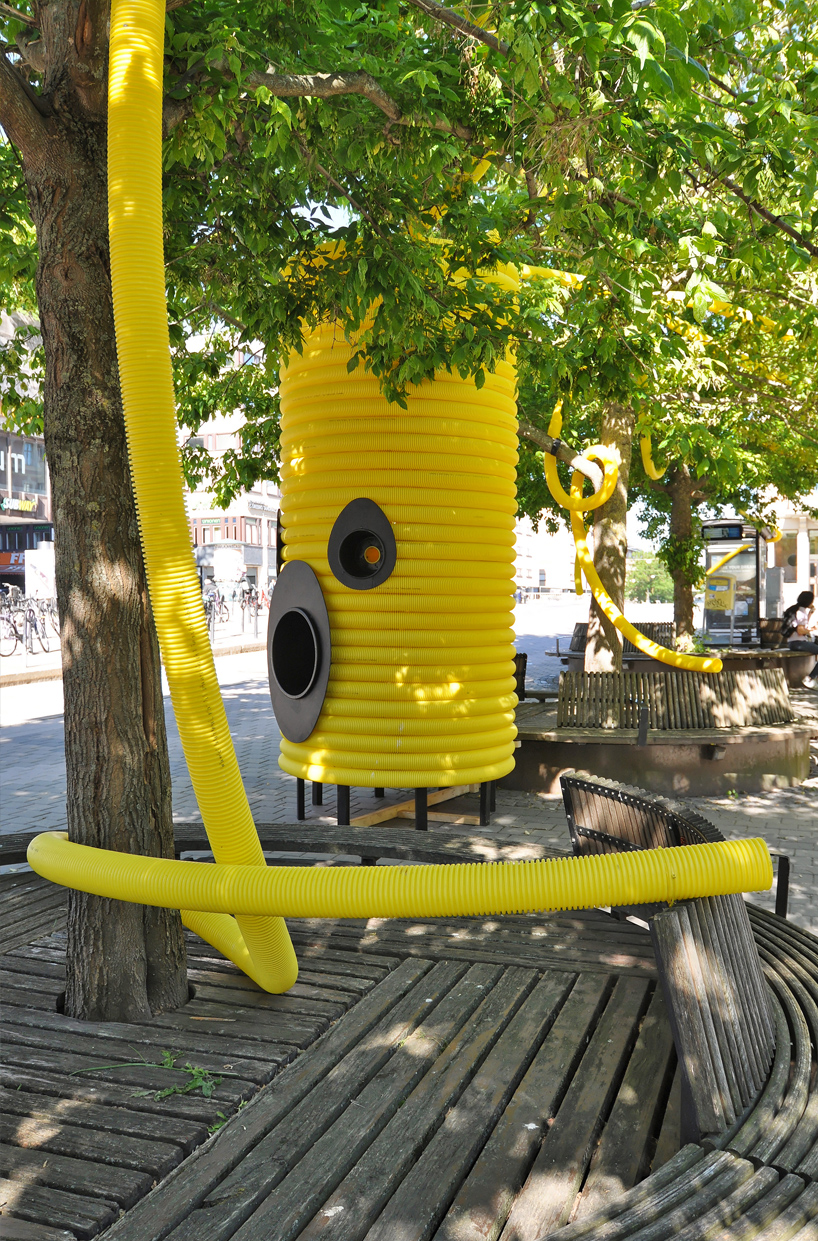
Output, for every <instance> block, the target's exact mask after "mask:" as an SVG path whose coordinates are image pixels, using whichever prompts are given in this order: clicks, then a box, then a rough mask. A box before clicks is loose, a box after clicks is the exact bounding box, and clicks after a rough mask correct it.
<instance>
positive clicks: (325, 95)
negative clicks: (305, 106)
mask: <svg viewBox="0 0 818 1241" xmlns="http://www.w3.org/2000/svg"><path fill="white" fill-rule="evenodd" d="M245 85H246V86H249V87H251V88H255V89H258V88H259V87H262V86H263V87H265V88H266V89H267V90H268V91H269V92H270V94H271V95H275V96H276V98H277V99H297V98H302V99H303V98H313V99H332V98H334V97H335V96H337V95H363V97H364V98H365V99H368V100H369V102H370V103H374V105H375V107H376V108H380V110H381V112H383V113H384V114H385V115H386V116H388V117H389V120H390V122H391V124H393V125H416V124H425V125H429V126H430V127H431V128H432V129H439V130H441V131H442V132H444V133H451V134H454V135H455V136H456V137H458V138H463V139H465V140H466V141H468V140H469V139H470V138H471V136H472V133H471V130H470V129H467V128H466V127H465V126H464V125H458V124H457V123H456V122H454V123H453V122H451V121H447V120H444V119H442V118H438V119H436V120H433V121H426V120H424V119H423V118H419V117H417V116H413V115H408V116H407V115H406V114H405V113H403V112H402V111H401V109H400V108H399V107H398V105H397V103H395V100H394V99H393V98H392V97H391V95H388V94H387V93H386V91H385V90H384V89H383V87H382V86H381V85H380V83H379V82H377V81H376V80H375V78H373V77H372V74H371V73H364V72H362V71H360V72H355V73H272V72H267V73H251V74H250V75H249V76H248V77H247V78H245Z"/></svg>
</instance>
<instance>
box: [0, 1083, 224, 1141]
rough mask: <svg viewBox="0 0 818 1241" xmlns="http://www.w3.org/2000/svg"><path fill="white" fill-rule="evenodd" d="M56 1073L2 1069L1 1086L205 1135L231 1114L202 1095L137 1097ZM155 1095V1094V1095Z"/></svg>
mask: <svg viewBox="0 0 818 1241" xmlns="http://www.w3.org/2000/svg"><path fill="white" fill-rule="evenodd" d="M55 1067H56V1066H54V1065H52V1066H51V1068H52V1072H50V1073H49V1072H37V1071H34V1072H30V1071H29V1070H27V1069H24V1068H20V1067H18V1066H16V1065H15V1066H13V1067H7V1068H4V1067H2V1066H0V1084H2V1085H3V1086H5V1087H6V1088H7V1090H9V1091H13V1092H15V1093H16V1092H17V1089H18V1087H19V1089H20V1092H21V1093H22V1092H23V1091H31V1092H32V1094H34V1095H37V1094H43V1095H47V1096H48V1097H49V1098H52V1099H53V1100H55V1101H59V1100H62V1101H64V1102H66V1101H70V1103H72V1104H73V1103H77V1102H86V1103H95V1104H100V1105H104V1106H105V1107H112V1108H126V1109H127V1110H128V1111H129V1112H134V1113H136V1114H138V1115H142V1114H143V1113H146V1114H147V1115H148V1116H150V1117H152V1118H154V1119H155V1120H156V1121H157V1122H161V1121H162V1120H164V1119H166V1118H170V1119H180V1120H185V1121H191V1122H192V1123H194V1124H196V1125H199V1126H201V1127H202V1130H203V1131H205V1130H206V1129H207V1127H208V1125H210V1124H212V1122H213V1120H214V1119H215V1113H216V1109H217V1108H220V1109H221V1110H222V1111H224V1110H227V1109H228V1108H229V1105H228V1104H227V1102H226V1101H224V1100H222V1102H218V1101H217V1102H216V1103H215V1104H214V1103H213V1102H211V1101H210V1100H209V1099H205V1098H204V1097H203V1096H202V1095H198V1096H197V1095H193V1094H189V1095H170V1096H168V1097H167V1098H164V1099H156V1098H154V1094H153V1093H147V1094H138V1095H137V1094H135V1093H134V1087H133V1085H130V1086H123V1085H118V1084H117V1083H115V1082H101V1081H98V1080H94V1079H92V1078H89V1077H87V1076H83V1077H69V1076H66V1075H64V1074H63V1075H60V1076H58V1075H57V1074H56V1073H55V1072H54V1071H53V1070H54V1069H55ZM154 1093H155V1092H154ZM156 1136H157V1137H161V1136H162V1128H161V1123H158V1124H157V1130H156Z"/></svg>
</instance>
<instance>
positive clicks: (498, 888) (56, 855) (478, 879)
mask: <svg viewBox="0 0 818 1241" xmlns="http://www.w3.org/2000/svg"><path fill="white" fill-rule="evenodd" d="M29 861H30V862H31V864H32V865H33V866H35V868H36V870H37V871H38V873H39V874H41V875H44V876H45V877H46V878H49V879H56V880H57V881H61V880H62V879H63V878H67V877H68V878H70V882H71V885H72V886H73V887H75V888H78V889H79V890H80V891H83V892H93V893H96V894H97V895H104V896H115V897H116V898H118V899H121V900H131V901H138V902H140V903H142V904H148V905H159V906H163V907H165V908H170V909H172V908H174V907H176V906H178V905H179V904H180V903H182V904H185V905H187V906H190V905H197V906H199V908H205V909H212V910H214V911H215V915H211V916H216V915H218V914H220V915H221V916H222V917H224V918H228V916H229V913H238V914H239V916H240V917H242V918H245V917H251V918H252V917H260V918H263V917H265V916H267V915H269V914H270V913H271V912H272V911H273V910H275V911H276V912H278V913H281V914H283V916H284V917H287V918H328V917H334V918H337V917H341V918H366V917H375V918H404V917H416V918H420V917H423V918H442V917H454V916H466V915H476V916H480V915H482V914H491V913H528V912H532V911H535V910H543V909H583V908H586V907H588V906H589V905H590V906H593V905H603V904H608V903H610V904H612V905H640V904H645V903H648V902H652V901H667V902H668V903H673V902H674V901H678V900H686V899H688V898H690V897H695V896H701V895H705V894H706V895H711V896H721V895H724V894H726V893H730V892H757V891H762V890H767V889H768V888H769V887H770V886H771V885H772V880H773V870H772V863H771V861H770V855H769V851H768V849H767V845H766V844H765V842H764V841H763V840H762V839H761V838H755V839H751V840H730V841H723V842H721V843H719V844H710V845H686V846H684V847H682V848H678V849H645V850H642V851H638V852H633V853H608V854H597V855H595V856H590V857H578V858H575V857H566V858H553V859H550V860H548V861H544V862H505V863H502V862H501V863H499V864H496V865H492V864H487V863H465V864H459V865H458V864H456V865H445V866H378V867H374V866H372V867H362V868H359V867H340V866H339V867H327V868H326V869H320V870H314V869H307V868H304V867H299V866H268V867H258V866H197V865H195V864H191V863H189V862H175V861H170V860H168V859H165V858H140V857H135V856H133V855H132V854H127V853H110V852H107V851H105V850H102V849H91V848H88V847H87V846H85V845H77V844H72V843H70V842H69V840H68V837H67V835H66V834H65V833H64V832H46V833H44V834H43V835H41V836H37V837H36V838H35V839H34V840H33V841H32V842H31V844H30V845H29Z"/></svg>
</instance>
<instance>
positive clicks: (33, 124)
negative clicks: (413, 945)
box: [0, 0, 188, 1021]
mask: <svg viewBox="0 0 818 1241" xmlns="http://www.w3.org/2000/svg"><path fill="white" fill-rule="evenodd" d="M48 9H50V10H52V12H53V15H54V18H55V19H56V18H57V17H58V16H59V17H61V18H62V19H63V21H62V25H64V26H65V30H63V29H60V28H57V29H52V30H50V31H49V32H48V36H50V37H46V40H45V42H46V46H47V47H49V48H50V47H52V46H55V45H56V46H57V47H63V46H65V45H66V44H70V46H71V47H72V48H75V47H76V46H77V38H78V37H79V36H76V37H75V30H79V29H80V26H82V29H83V31H84V32H85V34H86V36H88V37H89V38H90V28H89V26H88V22H89V21H90V18H88V12H89V9H87V8H85V7H84V0H83V4H82V5H80V6H79V19H80V21H79V24H78V23H77V14H76V12H74V13H73V15H72V12H71V9H72V6H71V5H70V4H66V5H64V6H57V5H51V6H48ZM44 11H45V10H44ZM83 14H84V15H85V16H83ZM66 15H67V17H69V18H70V17H72V16H73V19H74V25H73V26H72V25H71V22H70V21H68V20H67V17H66ZM83 22H85V25H82V23H83ZM66 30H67V31H69V32H70V35H71V37H70V38H68V37H67V36H66ZM44 34H46V32H45V31H44ZM52 38H53V40H54V42H53V43H52V41H51V39H52ZM6 67H7V69H8V66H6ZM9 81H10V78H9V77H8V73H7V74H6V81H5V84H4V83H3V82H0V120H3V122H4V124H6V125H7V129H8V130H9V134H10V137H11V139H12V141H14V142H15V144H16V145H17V146H18V149H19V150H20V153H21V156H22V160H23V166H24V170H25V175H26V182H27V186H28V192H29V201H30V206H31V215H32V220H33V222H34V225H35V227H36V230H37V240H38V247H39V264H38V270H37V296H38V302H39V310H40V322H41V328H42V335H43V340H44V344H45V356H46V374H45V384H44V390H43V406H44V422H45V447H46V456H47V459H48V465H49V470H50V473H51V488H52V504H53V519H54V531H55V553H56V576H57V597H58V602H59V611H60V627H61V634H62V662H63V685H64V691H65V757H66V776H67V798H68V834H69V837H70V839H71V840H73V841H78V842H79V843H81V844H86V845H94V846H97V847H99V848H103V849H111V850H116V851H118V852H123V853H139V854H145V855H148V856H155V857H173V819H172V813H171V784H170V767H169V761H168V751H167V738H166V734H165V721H164V714H163V706H162V686H161V669H160V662H159V650H158V644H157V641H156V633H155V628H154V624H153V618H152V614H151V609H150V603H149V599H148V590H147V582H146V578H145V569H144V565H143V561H142V551H141V545H140V541H139V531H138V526H137V520H136V509H135V504H134V499H133V493H132V489H131V479H130V472H129V468H128V459H127V448H126V442H125V428H124V422H123V416H122V406H121V400H120V393H119V375H118V371H117V363H116V344H115V336H114V322H113V306H112V299H111V279H110V265H109V252H108V228H107V219H108V210H107V182H106V128H105V119H104V114H105V106H104V92H103V97H102V101H101V104H100V106H98V107H95V106H93V104H94V98H95V97H94V90H95V89H96V90H97V95H99V91H98V83H96V84H95V79H94V77H93V75H91V76H90V78H89V81H90V85H88V83H86V84H85V86H84V87H82V88H80V87H78V86H77V84H76V82H74V81H72V79H71V77H70V75H69V74H68V73H67V72H62V73H60V72H59V71H57V70H55V71H53V72H52V73H51V75H50V80H49V76H48V75H47V78H46V87H47V89H46V90H45V91H44V93H43V97H42V100H41V101H40V102H39V103H37V104H36V105H35V104H33V103H30V101H29V103H30V106H28V105H27V103H26V101H25V99H23V101H22V102H21V101H20V100H19V99H17V100H15V99H14V98H13V97H12V106H7V105H9V98H10V96H9V94H8V89H6V93H5V94H4V89H3V88H4V86H5V88H8V85H9ZM11 87H12V88H13V87H14V83H13V82H12V83H11ZM27 107H28V110H26V109H27ZM9 118H11V119H10V120H9ZM187 997H188V991H187V975H186V959H185V947H184V938H183V933H182V926H181V920H180V917H179V914H178V913H177V912H176V911H170V910H165V909H154V908H146V907H143V906H140V905H134V904H129V903H125V902H120V901H112V900H106V899H102V898H99V897H93V896H87V895H84V894H81V893H77V892H72V893H71V895H70V899H69V920H68V959H67V979H66V994H65V1011H66V1013H68V1014H69V1015H71V1016H73V1017H79V1018H83V1019H87V1020H95V1021H135V1020H140V1019H143V1018H145V1017H149V1016H150V1015H151V1014H152V1013H157V1012H161V1011H165V1010H168V1009H173V1008H176V1007H178V1006H179V1005H180V1004H183V1003H185V1002H186V1000H187Z"/></svg>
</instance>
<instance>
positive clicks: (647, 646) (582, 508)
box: [545, 401, 723, 672]
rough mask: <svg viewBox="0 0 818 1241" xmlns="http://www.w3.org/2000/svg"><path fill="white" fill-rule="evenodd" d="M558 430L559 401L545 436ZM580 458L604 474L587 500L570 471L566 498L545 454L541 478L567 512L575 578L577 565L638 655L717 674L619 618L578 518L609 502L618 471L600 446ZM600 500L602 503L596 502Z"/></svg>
mask: <svg viewBox="0 0 818 1241" xmlns="http://www.w3.org/2000/svg"><path fill="white" fill-rule="evenodd" d="M561 429H562V401H560V402H558V404H557V406H556V408H555V409H554V413H553V414H552V416H551V422H550V424H549V427H548V434H549V435H552V436H554V437H555V438H556V437H558V436H559V433H560V431H561ZM583 455H584V456H586V457H590V458H591V460H593V461H599V462H600V464H601V465H603V467H604V470H605V477H604V480H603V484H602V487H601V488H600V490H599V491H598V492H597V493H596V495H593V496H590V497H588V499H584V498H583V495H582V487H583V483H584V481H585V479H584V476H583V475H582V474H580V472H579V471H578V470H574V472H573V474H572V476H571V494H570V495H567V496H566V493H565V490H564V489H563V487H562V486H561V485H560V482H559V479H558V478H557V463H556V461H555V459H554V458H553V457H552V456H549V455H548V454H546V456H545V478H546V482H547V483H548V490H549V491H550V492H551V494H552V496H553V497H554V499H555V500H556V501H557V502H558V503H559V504H562V505H563V507H564V508H567V509H568V510H569V512H570V514H571V531H572V533H573V535H574V545H575V547H576V550H577V559H576V562H575V566H574V573H575V575H576V564H579V566H580V568H581V569H582V572H583V573H584V574H585V578H586V580H587V582H588V585H589V586H590V587H591V590H592V591H593V595H594V598H595V599H596V601H597V603H598V604H599V606H600V608H601V609H602V611H603V612H604V613H605V615H606V616H607V618H608V620H609V621H610V622H611V624H612V625H615V626H616V628H617V629H618V630H619V632H620V633H621V634H624V636H625V637H626V638H628V639H629V641H631V642H632V643H633V645H634V646H635V647H636V648H637V650H640V651H642V652H643V653H644V654H645V655H650V656H651V657H652V658H653V659H656V660H658V661H659V662H660V663H663V664H668V665H669V666H670V667H671V668H687V669H689V670H690V671H693V672H721V670H722V666H723V665H722V661H721V660H720V659H718V658H717V657H715V656H714V657H712V658H711V657H709V656H706V657H701V656H697V655H682V654H680V653H679V652H678V651H669V650H668V649H667V648H666V647H664V646H660V645H659V644H658V642H651V640H650V639H649V638H646V637H645V635H644V634H642V633H640V632H639V630H638V629H636V628H635V627H634V626H633V625H632V624H631V623H630V621H629V620H627V619H626V618H625V617H624V616H623V615H622V613H621V612H620V610H619V608H618V607H617V606H616V604H615V603H614V601H613V599H612V598H611V597H610V595H609V594H608V592H607V591H606V589H605V587H604V586H603V585H602V581H601V579H600V577H599V574H598V573H597V571H596V569H595V568H594V561H593V557H592V556H591V553H590V552H589V550H588V542H587V539H586V536H585V523H584V522H583V520H582V517H581V516H580V514H581V513H584V512H587V511H588V510H589V509H594V508H599V507H600V503H604V500H608V499H610V497H611V495H612V494H613V491H614V488H615V486H616V479H617V474H618V468H619V467H618V464H617V462H616V456H615V454H614V452H613V450H612V449H610V448H606V447H604V445H602V444H595V445H594V447H593V448H587V449H585V451H584V453H583ZM600 496H604V500H602V501H600ZM563 497H564V499H563ZM566 501H567V503H566ZM577 593H579V592H577Z"/></svg>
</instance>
